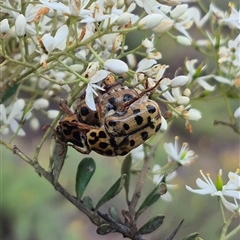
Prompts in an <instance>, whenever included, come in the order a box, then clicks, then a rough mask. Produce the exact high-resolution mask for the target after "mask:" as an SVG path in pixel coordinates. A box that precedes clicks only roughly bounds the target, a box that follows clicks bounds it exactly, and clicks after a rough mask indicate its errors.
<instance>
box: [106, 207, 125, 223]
mask: <svg viewBox="0 0 240 240" xmlns="http://www.w3.org/2000/svg"><path fill="white" fill-rule="evenodd" d="M108 213H109V215H110V216H111V217H112V218H113V219H114V220H115V221H116V222H118V223H122V221H121V218H120V216H119V214H118V210H117V208H116V207H115V206H111V207H110V208H109V209H108Z"/></svg>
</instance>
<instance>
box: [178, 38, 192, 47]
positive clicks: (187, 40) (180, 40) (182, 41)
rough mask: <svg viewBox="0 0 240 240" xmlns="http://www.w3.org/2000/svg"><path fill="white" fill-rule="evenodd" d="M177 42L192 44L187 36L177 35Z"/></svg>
mask: <svg viewBox="0 0 240 240" xmlns="http://www.w3.org/2000/svg"><path fill="white" fill-rule="evenodd" d="M177 42H179V43H180V44H182V45H185V46H190V45H191V44H192V42H191V40H190V39H188V38H187V37H183V36H177Z"/></svg>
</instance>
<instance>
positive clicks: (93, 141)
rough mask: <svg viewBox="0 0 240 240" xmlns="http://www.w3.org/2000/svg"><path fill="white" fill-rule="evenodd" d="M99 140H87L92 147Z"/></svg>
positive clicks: (96, 138)
mask: <svg viewBox="0 0 240 240" xmlns="http://www.w3.org/2000/svg"><path fill="white" fill-rule="evenodd" d="M98 140H99V138H98V137H95V138H94V139H89V144H90V145H94V144H96V143H97V142H98Z"/></svg>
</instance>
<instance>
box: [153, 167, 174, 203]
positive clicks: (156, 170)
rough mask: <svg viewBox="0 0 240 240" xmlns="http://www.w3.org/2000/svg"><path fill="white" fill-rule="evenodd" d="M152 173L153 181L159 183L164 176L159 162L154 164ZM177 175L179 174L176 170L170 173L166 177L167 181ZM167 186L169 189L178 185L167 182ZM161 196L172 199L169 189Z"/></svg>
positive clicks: (166, 199)
mask: <svg viewBox="0 0 240 240" xmlns="http://www.w3.org/2000/svg"><path fill="white" fill-rule="evenodd" d="M152 174H153V183H155V184H156V185H157V184H159V183H160V182H161V181H162V179H163V177H164V173H163V172H162V170H161V166H160V165H159V164H154V166H153V169H152ZM176 176H177V173H176V171H174V172H172V173H170V174H168V175H167V177H166V182H169V181H171V180H172V179H174V178H175V177H176ZM166 187H167V189H168V190H169V189H173V188H175V187H176V185H172V184H166ZM161 198H162V199H163V200H165V201H172V195H171V193H170V192H169V191H167V192H166V193H165V194H163V195H161Z"/></svg>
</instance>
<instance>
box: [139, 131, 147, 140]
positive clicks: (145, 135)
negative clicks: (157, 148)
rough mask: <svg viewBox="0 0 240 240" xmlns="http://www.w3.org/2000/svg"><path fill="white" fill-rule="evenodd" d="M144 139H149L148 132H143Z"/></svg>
mask: <svg viewBox="0 0 240 240" xmlns="http://www.w3.org/2000/svg"><path fill="white" fill-rule="evenodd" d="M141 136H142V140H144V141H145V140H147V139H148V132H141Z"/></svg>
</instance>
